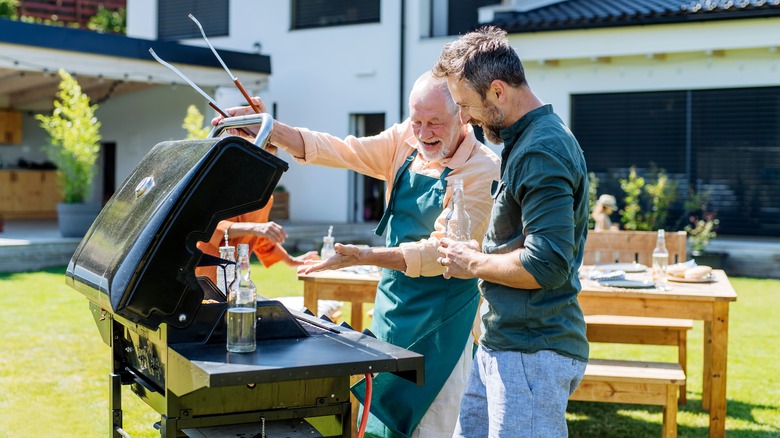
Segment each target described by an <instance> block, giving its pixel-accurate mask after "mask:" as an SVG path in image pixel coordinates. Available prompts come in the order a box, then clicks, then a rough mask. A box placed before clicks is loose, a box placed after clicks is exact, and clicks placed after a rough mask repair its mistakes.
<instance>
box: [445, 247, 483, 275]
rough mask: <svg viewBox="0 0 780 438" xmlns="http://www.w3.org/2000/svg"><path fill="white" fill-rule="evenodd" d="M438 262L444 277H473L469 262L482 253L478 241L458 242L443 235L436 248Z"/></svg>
mask: <svg viewBox="0 0 780 438" xmlns="http://www.w3.org/2000/svg"><path fill="white" fill-rule="evenodd" d="M437 251H438V253H439V255H440V256H441V257H439V264H440V265H442V266H444V278H452V277H454V278H474V277H475V275H474V273H473V272H472V270H471V269H470V267H469V266H470V264H471V263H472V262H476V260H475V259H476V258H477V257H479V256H480V255H482V251H480V249H479V242H477V241H476V240H471V241H469V242H460V241H456V240H452V239H448V238H446V237H443V238H442V239H441V240H440V241H439V248H438V249H437Z"/></svg>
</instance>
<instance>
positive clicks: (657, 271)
mask: <svg viewBox="0 0 780 438" xmlns="http://www.w3.org/2000/svg"><path fill="white" fill-rule="evenodd" d="M667 266H669V251H667V250H666V235H665V232H664V230H662V229H661V230H658V240H657V241H656V243H655V249H653V281H654V282H655V287H656V288H658V289H661V290H665V289H666V268H667Z"/></svg>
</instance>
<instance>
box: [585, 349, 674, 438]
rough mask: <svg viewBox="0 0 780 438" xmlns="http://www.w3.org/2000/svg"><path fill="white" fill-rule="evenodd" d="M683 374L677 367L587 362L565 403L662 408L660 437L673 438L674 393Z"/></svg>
mask: <svg viewBox="0 0 780 438" xmlns="http://www.w3.org/2000/svg"><path fill="white" fill-rule="evenodd" d="M684 384H685V373H684V372H683V370H682V367H680V364H677V363H659V362H636V361H622V360H606V359H591V360H590V362H589V363H588V366H587V368H585V375H584V377H583V378H582V382H581V383H580V386H579V387H578V388H577V390H576V391H574V393H573V394H572V395H571V396H570V397H569V400H577V401H594V402H606V403H634V404H643V405H657V406H663V425H662V432H661V436H662V437H664V438H674V437H676V436H677V390H678V386H681V385H684Z"/></svg>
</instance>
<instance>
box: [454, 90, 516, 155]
mask: <svg viewBox="0 0 780 438" xmlns="http://www.w3.org/2000/svg"><path fill="white" fill-rule="evenodd" d="M447 86H448V87H449V89H450V93H451V94H452V98H453V99H454V100H455V103H457V104H458V106H459V107H460V120H461V122H463V123H471V124H472V125H474V126H480V127H482V131H483V132H484V134H485V137H487V139H488V140H490V142H491V143H494V144H501V143H503V142H504V140H503V139H502V138H501V136H500V135H499V134H498V133H499V132H500V131H501V130H502V129H504V128H506V127H507V126H506V120H505V119H506V117H505V115H504V113H502V112H501V111H500V110H499V109H498V107H497V106H496V105H495V104H493V103H492V102H490V100H489V99H483V98H482V97H481V96H480V95H479V93H477V92H476V91H474V90H473V89H471V88H470V87H468V86H467V85H466V83H465V82H464V81H463V80H456V79H453V78H447Z"/></svg>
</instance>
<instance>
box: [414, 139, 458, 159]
mask: <svg viewBox="0 0 780 438" xmlns="http://www.w3.org/2000/svg"><path fill="white" fill-rule="evenodd" d="M438 141H439V142H440V143H441V146H440V147H439V149H437V150H436V151H435V152H429V151H428V150H426V149H425V145H424V144H423V143H424V142H423V141H422V140H420V139H417V146H418V147H417V150H419V151H420V155H422V157H423V159H424V160H425V161H428V162H431V161H432V162H436V161H441V160H443V159H444V158H447V155H449V154H450V147H449V146H446V145H445V143H444V141H443V140H441V139H439V140H438Z"/></svg>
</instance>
